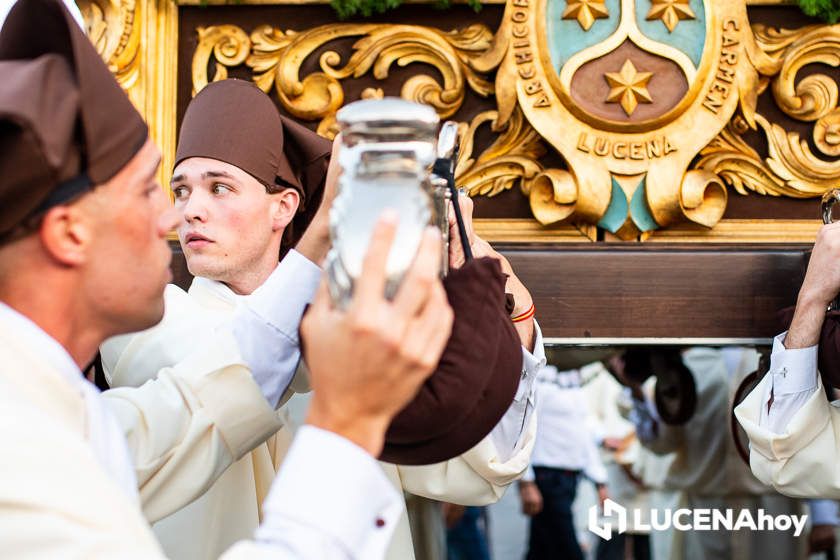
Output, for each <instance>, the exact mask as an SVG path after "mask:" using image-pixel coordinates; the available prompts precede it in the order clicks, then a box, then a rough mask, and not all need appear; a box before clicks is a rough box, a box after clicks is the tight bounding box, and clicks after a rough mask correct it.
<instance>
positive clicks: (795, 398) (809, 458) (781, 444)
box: [735, 348, 840, 499]
mask: <svg viewBox="0 0 840 560" xmlns="http://www.w3.org/2000/svg"><path fill="white" fill-rule="evenodd" d="M790 352H794V354H793V357H794V358H797V357H799V358H804V359H802V360H801V361H797V360H796V359H790V360H784V361H779V360H778V358H779V356H780V355H781V356H784V357H786V358H787V357H791V354H789V353H790ZM808 356H813V359H811V358H808ZM773 357H774V358H777V361H776V362H774V363H773V365H772V367H771V372H772V373H770V374H768V375H766V376H765V377H764V379H763V380H762V381H761V383H759V385H758V386H757V387H756V388H755V389H753V390H752V392H751V393H750V394H749V395H747V397H746V399H744V401H743V402H742V403H741V404H740V405H738V407H737V408H736V409H735V415H736V417H737V418H738V421H739V422H740V424H741V426H742V427H743V428H744V431H745V432H746V433H747V436H748V437H749V440H750V467H751V469H752V472H753V474H754V475H755V476H756V477H757V478H758V479H759V480H761V481H762V482H764V483H765V484H769V485H771V486H773V487H774V488H775V489H776V490H778V491H779V492H781V493H782V494H785V495H788V496H793V497H805V498H833V499H837V498H840V410H838V408H837V407H836V406H835V405H834V404H832V403H829V402H828V400H827V399H826V397H825V394H824V393H823V388H822V381H821V380H820V378H819V375H817V373H816V367H815V365H812V364H815V363H816V349H815V348H814V349H813V352H811V349H806V351H799V350H796V351H790V350H788V351H785V352H784V353H782V354H777V353H776V352H774V354H773ZM780 364H784V365H781V368H780ZM803 364H805V365H806V367H803V368H802V369H799V367H800V366H802V365H803ZM785 370H786V371H785ZM812 384H813V386H812ZM771 391H772V392H773V393H774V396H773V402H772V405H771V406H770V411H769V412H768V411H767V405H768V402H769V395H770V394H771ZM789 397H790V398H789ZM780 398H781V399H782V401H781V402H782V405H781V406H780V407H779V408H778V409H777V410H778V411H779V412H780V414H779V416H778V417H776V418H775V420H774V419H773V415H774V413H775V412H774V409H776V407H777V405H778V404H779V399H780Z"/></svg>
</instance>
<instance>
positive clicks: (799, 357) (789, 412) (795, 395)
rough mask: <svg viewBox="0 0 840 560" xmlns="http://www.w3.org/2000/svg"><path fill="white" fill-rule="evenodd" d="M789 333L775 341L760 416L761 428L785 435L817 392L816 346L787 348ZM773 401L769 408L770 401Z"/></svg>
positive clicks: (783, 334) (781, 335)
mask: <svg viewBox="0 0 840 560" xmlns="http://www.w3.org/2000/svg"><path fill="white" fill-rule="evenodd" d="M786 336H787V331H785V332H783V333H782V334H780V335H778V336H777V337H776V338H774V339H773V351H772V353H771V354H770V371H768V372H767V375H768V376H770V382H769V383H765V384H764V393H763V395H762V397H763V398H762V402H763V403H765V404H764V406H762V407H761V415H760V417H759V425H760V426H761V427H762V428H765V429H767V430H769V431H770V432H773V433H776V434H782V433H784V432H785V430H786V429H787V427H788V424H790V420H791V418H793V416H794V415H795V414H796V412H797V411H799V409H801V408H802V406H804V405H805V403H806V402H807V400H808V397H810V396H811V395H812V394H813V393H814V391H815V390H816V389H817V346H816V345H815V346H810V347H808V348H797V349H790V350H789V349H787V348H785V346H784V344H783V342H784V339H785V337H786ZM771 396H772V399H773V402H772V404H770V405H769V407H768V404H769V403H770V399H771Z"/></svg>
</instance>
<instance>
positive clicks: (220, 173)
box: [171, 157, 297, 293]
mask: <svg viewBox="0 0 840 560" xmlns="http://www.w3.org/2000/svg"><path fill="white" fill-rule="evenodd" d="M171 186H172V192H173V194H174V195H175V208H176V209H177V210H178V212H179V214H180V221H179V224H178V238H179V239H180V241H181V247H182V248H183V250H184V256H185V257H186V259H187V266H188V268H189V270H190V273H192V274H193V275H195V276H203V277H205V278H210V279H212V280H218V281H221V282H225V283H227V284H228V285H230V286H231V287H232V288H233V289H234V290H237V288H238V287H239V286H240V285H241V284H242V283H243V278H246V279H247V278H249V277H260V283H261V281H262V280H264V276H265V275H266V271H267V272H270V271H271V270H273V269H274V267H275V266H276V265H277V259H278V254H279V248H280V239H281V238H282V235H283V229H284V228H285V227H286V226H287V225H288V223H289V222H290V221H291V219H292V217H293V216H294V213H295V211H296V210H297V195H296V193H294V196H291V197H290V196H288V195H287V194H285V195H284V193H286V192H287V191H291V189H286V191H282V192H280V193H276V194H269V193H268V192H267V191H266V188H265V186H264V185H263V184H262V183H260V182H259V181H257V179H255V178H254V177H253V176H251V175H249V174H248V173H246V172H245V171H242V170H241V169H239V168H238V167H236V166H233V165H230V164H228V163H225V162H222V161H218V160H214V159H209V158H199V157H195V158H189V159H186V160H184V161H182V162H181V163H179V164H178V166H177V167H176V168H175V171H174V172H173V177H172V182H171ZM292 192H293V191H292ZM290 201H291V202H290ZM246 283H247V280H246ZM237 291H238V290H237ZM246 293H247V292H246Z"/></svg>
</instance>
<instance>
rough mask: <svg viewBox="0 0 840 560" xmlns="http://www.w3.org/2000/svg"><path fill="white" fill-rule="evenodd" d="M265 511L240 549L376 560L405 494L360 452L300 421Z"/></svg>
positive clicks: (292, 555)
mask: <svg viewBox="0 0 840 560" xmlns="http://www.w3.org/2000/svg"><path fill="white" fill-rule="evenodd" d="M263 512H264V515H265V519H264V521H263V523H262V525H261V526H260V527H259V529H257V533H256V543H250V544H248V545H243V546H247V547H248V548H254V547H256V548H259V549H261V550H262V551H263V552H265V553H270V554H274V555H275V556H272V557H274V558H301V559H308V558H312V559H318V560H322V559H323V560H332V559H348V560H350V559H359V560H368V559H371V560H375V559H378V558H383V557H384V556H385V551H386V549H387V547H388V543H389V542H390V540H391V535H392V534H393V531H394V528H395V527H396V525H397V521H398V519H399V516H400V513H401V512H402V499H401V496H400V495H399V494H398V493H397V491H396V490H395V489H394V487H393V485H392V484H391V482H390V481H389V480H388V478H387V477H386V476H385V474H384V473H383V472H382V469H381V468H380V467H379V464H378V463H377V462H376V461H375V460H374V459H373V457H371V456H370V455H369V454H368V453H366V452H365V451H364V450H362V449H361V448H359V447H357V446H356V445H354V444H353V443H351V442H349V441H347V440H345V439H343V438H341V437H339V436H337V435H335V434H333V433H331V432H327V431H324V430H320V429H318V428H314V427H312V426H303V427H301V429H300V430H299V431H298V433H297V436H296V437H295V441H294V443H293V444H292V447H291V449H290V451H289V455H288V458H287V459H286V460H285V461H284V463H283V467H282V468H281V470H280V473H279V474H278V475H277V479H276V480H275V481H274V484H272V487H271V492H270V493H269V495H268V498H266V501H265V503H264V504H263ZM235 550H236V549H234V551H235Z"/></svg>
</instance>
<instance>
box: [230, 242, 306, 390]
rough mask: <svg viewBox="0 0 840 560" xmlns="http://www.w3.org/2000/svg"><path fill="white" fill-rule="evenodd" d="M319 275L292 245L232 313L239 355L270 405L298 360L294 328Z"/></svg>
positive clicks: (284, 387)
mask: <svg viewBox="0 0 840 560" xmlns="http://www.w3.org/2000/svg"><path fill="white" fill-rule="evenodd" d="M320 279H321V269H320V268H318V266H317V265H316V264H314V263H313V262H312V261H310V260H309V259H307V258H306V257H304V256H303V255H301V254H300V253H298V252H297V251H295V250H294V249H292V250H291V251H289V252H288V254H286V256H285V257H284V258H283V260H282V261H280V264H279V265H278V266H277V268H276V269H275V270H274V272H272V273H271V276H269V277H268V279H267V280H266V281H265V283H263V285H262V286H260V287H259V288H257V289H256V290H255V291H254V293H252V294H251V295H250V296H248V297H247V298H245V301H244V303H243V304H240V305H239V306H238V308H237V310H236V313H235V314H234V320H233V334H234V336H235V337H236V341H237V343H238V344H239V349H240V351H241V352H242V357H243V358H244V359H245V361H246V362H247V363H248V365H249V366H250V368H251V374H252V375H253V376H254V380H256V382H257V383H258V384H259V386H260V388H261V389H262V391H263V394H264V395H265V398H266V400H267V401H268V402H269V403H271V405H272V406H275V407H276V406H277V405H278V404H279V403H280V397H281V396H283V393H284V392H285V391H286V389H287V388H288V387H289V384H290V383H291V382H292V377H293V376H294V374H295V370H296V368H297V365H298V362H299V361H300V339H299V338H298V329H299V327H300V321H301V318H302V317H303V312H304V310H305V309H306V306H307V305H308V304H309V303H310V302H311V301H312V298H313V297H314V295H315V291H316V290H317V289H318V282H319V281H320Z"/></svg>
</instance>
